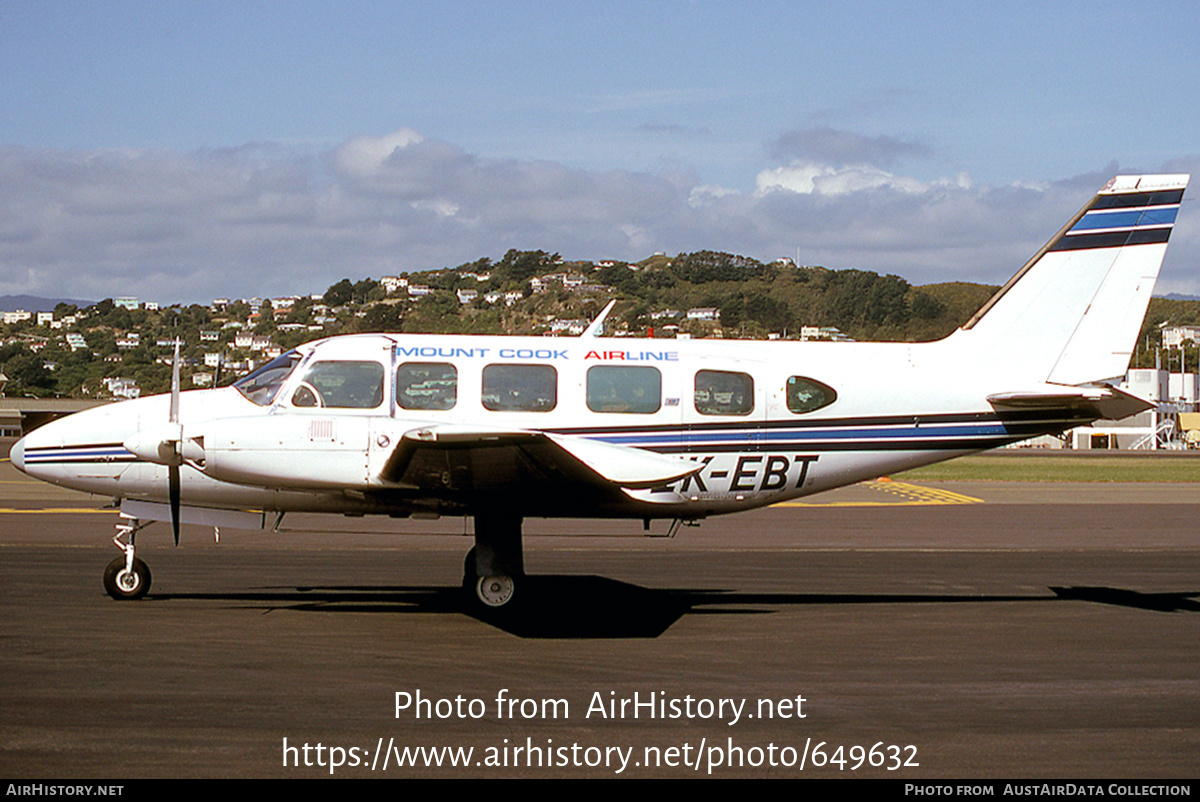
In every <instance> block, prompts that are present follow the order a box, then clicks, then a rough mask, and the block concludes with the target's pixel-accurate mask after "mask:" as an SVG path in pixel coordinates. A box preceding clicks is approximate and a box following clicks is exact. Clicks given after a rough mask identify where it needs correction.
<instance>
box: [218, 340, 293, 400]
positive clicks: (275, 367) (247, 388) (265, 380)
mask: <svg viewBox="0 0 1200 802" xmlns="http://www.w3.org/2000/svg"><path fill="white" fill-rule="evenodd" d="M299 363H300V352H299V351H296V350H291V351H288V352H287V353H286V354H281V355H279V356H277V357H275V358H274V359H272V360H271V361H270V362H268V363H267V364H265V365H263V366H262V367H261V368H259V369H258V370H256V371H254V372H253V373H251V374H250V375H249V376H246V377H245V378H242V379H238V380H237V381H236V382H234V383H233V386H234V387H236V388H237V389H238V392H240V393H241V394H242V395H244V396H246V398H249V399H250V400H251V401H253V402H254V403H256V404H258V405H259V406H260V407H265V406H267V405H268V404H270V403H271V402H272V401H274V400H275V394H276V393H278V392H279V388H280V387H282V386H283V383H284V382H285V381H287V377H288V376H290V375H292V371H293V370H295V369H296V365H298V364H299Z"/></svg>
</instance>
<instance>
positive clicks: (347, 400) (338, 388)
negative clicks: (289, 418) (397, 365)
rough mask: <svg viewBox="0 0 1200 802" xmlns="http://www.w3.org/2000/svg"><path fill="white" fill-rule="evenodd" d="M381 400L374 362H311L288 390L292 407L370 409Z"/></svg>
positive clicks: (380, 374)
mask: <svg viewBox="0 0 1200 802" xmlns="http://www.w3.org/2000/svg"><path fill="white" fill-rule="evenodd" d="M382 403H383V365H381V364H379V363H378V362H351V361H346V362H314V363H313V364H312V366H311V367H310V368H309V369H308V372H307V373H305V374H304V378H303V379H302V380H301V382H300V386H299V387H297V388H296V389H295V390H294V391H293V392H292V406H294V407H334V408H343V409H374V408H375V407H377V406H379V405H380V404H382Z"/></svg>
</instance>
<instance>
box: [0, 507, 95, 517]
mask: <svg viewBox="0 0 1200 802" xmlns="http://www.w3.org/2000/svg"><path fill="white" fill-rule="evenodd" d="M93 512H103V513H115V512H119V510H93V509H89V508H87V507H42V508H40V509H36V510H18V509H15V508H13V507H0V515H61V514H63V513H93Z"/></svg>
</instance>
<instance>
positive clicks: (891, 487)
mask: <svg viewBox="0 0 1200 802" xmlns="http://www.w3.org/2000/svg"><path fill="white" fill-rule="evenodd" d="M859 487H863V488H866V489H868V490H877V491H879V492H881V493H887V494H889V495H892V496H899V497H900V498H901V499H903V500H902V501H827V502H820V501H783V502H780V503H779V504H774V505H772V506H775V507H898V506H925V505H933V504H943V505H944V504H982V503H983V499H981V498H975V497H974V496H965V495H963V494H962V493H955V492H952V491H950V490H941V489H939V488H936V487H921V486H920V485H914V484H909V483H908V482H893V481H890V480H889V481H886V482H881V481H875V482H861V483H859Z"/></svg>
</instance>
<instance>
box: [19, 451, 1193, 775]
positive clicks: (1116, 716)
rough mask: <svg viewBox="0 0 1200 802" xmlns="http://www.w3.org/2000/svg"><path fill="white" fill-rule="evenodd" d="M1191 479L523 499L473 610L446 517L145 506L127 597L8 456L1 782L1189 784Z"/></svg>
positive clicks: (95, 535)
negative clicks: (503, 613) (142, 584)
mask: <svg viewBox="0 0 1200 802" xmlns="http://www.w3.org/2000/svg"><path fill="white" fill-rule="evenodd" d="M1198 491H1200V486H1197V485H1194V484H1184V485H1166V484H1163V485H1153V484H1151V485H1133V484H1112V485H1099V484H1089V485H1070V484H1025V483H979V482H960V483H943V484H928V483H923V484H921V485H919V486H918V485H914V484H909V483H905V482H872V483H866V484H863V485H858V486H856V487H853V488H848V489H846V490H842V491H836V492H834V493H830V494H826V495H823V496H818V497H815V498H813V499H811V501H810V503H808V504H793V505H788V506H779V507H774V508H771V509H767V510H762V511H758V512H753V513H746V514H743V515H740V516H732V517H728V518H723V519H722V518H718V519H713V520H710V521H706V522H704V523H703V525H701V526H700V527H698V528H683V529H682V530H681V531H680V532H679V533H678V534H677V535H676V536H675V537H674V538H673V539H666V538H661V537H645V536H643V534H642V532H641V526H640V523H628V522H604V521H590V520H584V521H530V522H528V523H527V525H526V532H527V538H526V563H527V569H528V571H529V572H530V573H531V574H532V578H531V580H530V581H529V582H528V583H527V584H526V585H525V586H523V587H522V588H521V593H523V594H524V598H523V601H524V605H523V606H522V608H521V609H520V610H519V611H518V612H517V613H516V614H514V615H511V616H507V617H504V618H499V619H492V618H489V617H486V616H481V615H479V614H478V613H476V612H475V611H473V610H472V609H471V608H470V606H469V605H467V604H465V603H464V599H463V595H462V593H461V591H460V590H459V587H458V585H459V581H460V577H461V567H462V558H463V555H464V554H465V552H466V551H467V549H468V548H469V547H470V545H471V539H470V537H469V536H466V535H465V534H464V532H465V531H466V527H465V525H464V522H463V521H462V520H461V519H443V520H439V521H426V522H412V521H390V520H373V519H346V518H331V517H321V516H295V517H294V518H293V517H289V518H287V519H285V521H284V523H283V526H282V529H283V530H285V531H281V532H279V533H270V532H267V533H263V532H258V533H250V532H238V531H232V530H225V531H222V533H221V541H220V543H216V542H214V535H213V532H212V530H211V529H204V528H200V527H187V526H185V527H184V529H183V538H182V543H181V545H180V546H179V548H173V547H172V546H171V536H170V531H169V527H167V526H165V525H156V526H154V527H152V528H150V529H148V530H146V531H145V532H143V533H142V535H141V536H140V537H139V542H138V545H139V556H141V557H142V558H144V559H145V560H146V562H147V563H148V564H149V566H150V568H151V570H152V572H153V575H154V578H153V585H152V588H151V591H150V595H149V597H148V598H146V599H144V600H142V601H139V602H115V601H113V600H111V599H109V598H108V597H107V596H106V595H105V594H104V591H103V589H102V587H101V573H102V571H103V569H104V566H105V565H106V564H107V563H108V562H109V561H110V560H112V559H113V558H114V557H116V556H117V554H118V552H117V550H116V549H115V548H114V547H113V546H112V545H111V543H110V540H111V537H112V534H113V525H114V524H115V522H116V520H117V516H116V514H115V513H114V512H112V511H106V510H102V509H101V507H102V506H103V503H104V500H102V499H94V498H90V497H87V496H82V495H78V494H74V493H70V492H67V491H61V490H58V489H56V488H52V487H48V486H46V485H43V484H40V483H37V482H33V481H32V480H29V479H28V478H26V477H24V476H23V475H21V474H19V473H18V472H17V471H15V470H14V469H13V468H12V466H11V465H9V464H8V463H7V462H2V463H0V646H2V648H0V677H3V682H0V710H2V711H3V716H2V717H0V776H6V777H10V778H29V779H41V780H47V779H56V778H58V779H64V778H75V779H82V778H95V779H102V778H108V779H112V780H113V781H120V780H122V779H125V780H128V779H134V778H142V777H290V778H302V777H328V776H334V777H380V778H383V777H410V776H434V777H467V776H476V777H478V776H482V777H517V776H534V777H581V776H597V777H605V776H634V777H645V776H655V777H684V776H708V775H710V774H711V775H712V776H718V777H762V776H821V777H828V776H845V777H855V776H870V777H891V778H895V779H902V780H908V779H913V780H917V779H923V780H929V779H934V778H980V779H983V778H1134V777H1137V778H1194V777H1195V776H1196V772H1197V766H1198V765H1200V764H1198V762H1197V755H1198V754H1200V661H1198V656H1200V531H1198V529H1200V527H1198V523H1200V492H1198ZM663 528H664V527H663V526H662V525H657V526H656V527H655V529H656V531H657V532H659V533H661V532H662V530H663ZM567 532H570V533H575V534H574V535H573V536H563V535H562V534H561V533H567ZM398 535H399V536H398ZM498 699H499V700H500V701H498ZM622 702H624V707H623V708H622ZM398 707H400V709H397V708H398ZM443 747H451V748H454V749H457V748H460V747H461V751H453V750H447V749H443ZM467 749H470V750H472V751H471V752H470V753H467V752H466V750H467ZM438 760H440V761H441V765H440V766H439V765H436V763H437V761H438ZM398 762H404V763H405V764H406V765H403V766H398V765H397V763H398ZM413 763H415V764H416V765H412V764H413ZM454 763H457V765H452V764H454ZM856 764H857V765H856ZM873 764H874V765H873Z"/></svg>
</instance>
